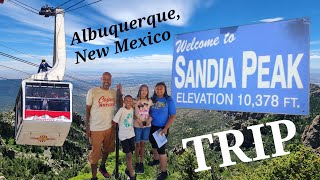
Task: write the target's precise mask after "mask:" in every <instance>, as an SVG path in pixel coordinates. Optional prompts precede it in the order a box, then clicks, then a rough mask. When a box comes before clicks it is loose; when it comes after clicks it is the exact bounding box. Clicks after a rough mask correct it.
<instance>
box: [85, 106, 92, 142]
mask: <svg viewBox="0 0 320 180" xmlns="http://www.w3.org/2000/svg"><path fill="white" fill-rule="evenodd" d="M90 113H91V106H89V105H86V134H87V136H88V138H89V139H90V136H91V132H90Z"/></svg>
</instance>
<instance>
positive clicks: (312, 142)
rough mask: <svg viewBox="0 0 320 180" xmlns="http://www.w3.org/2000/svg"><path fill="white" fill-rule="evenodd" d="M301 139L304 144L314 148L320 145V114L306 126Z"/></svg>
mask: <svg viewBox="0 0 320 180" xmlns="http://www.w3.org/2000/svg"><path fill="white" fill-rule="evenodd" d="M301 139H302V141H303V144H304V145H306V146H309V147H312V148H313V149H317V148H319V147H320V115H318V116H316V117H315V118H314V119H313V121H312V123H311V124H310V125H308V126H306V128H305V129H304V132H303V134H302V136H301Z"/></svg>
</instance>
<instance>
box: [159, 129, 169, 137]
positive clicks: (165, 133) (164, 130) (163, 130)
mask: <svg viewBox="0 0 320 180" xmlns="http://www.w3.org/2000/svg"><path fill="white" fill-rule="evenodd" d="M167 133H168V129H167V128H163V129H162V131H161V133H160V134H161V135H163V136H164V135H167Z"/></svg>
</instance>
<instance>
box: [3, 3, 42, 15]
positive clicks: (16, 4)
mask: <svg viewBox="0 0 320 180" xmlns="http://www.w3.org/2000/svg"><path fill="white" fill-rule="evenodd" d="M8 2H11V3H12V4H14V5H15V6H18V7H21V8H23V9H25V10H26V11H30V12H32V13H35V14H37V15H38V12H36V11H34V10H32V9H30V8H27V7H25V6H23V5H21V4H18V3H16V2H14V1H13V0H8Z"/></svg>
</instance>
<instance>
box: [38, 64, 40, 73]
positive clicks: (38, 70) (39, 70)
mask: <svg viewBox="0 0 320 180" xmlns="http://www.w3.org/2000/svg"><path fill="white" fill-rule="evenodd" d="M40 67H41V64H40V65H39V68H38V73H39V72H40Z"/></svg>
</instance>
